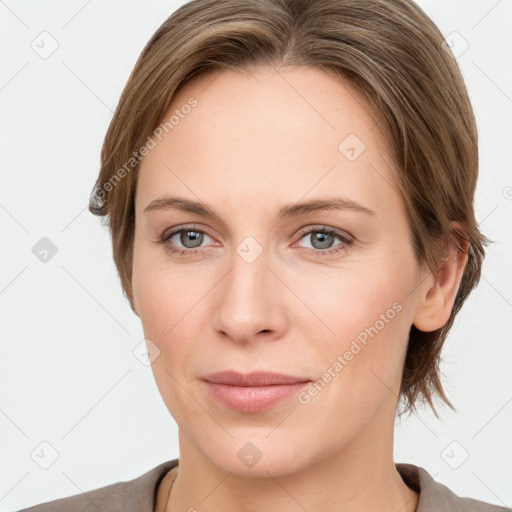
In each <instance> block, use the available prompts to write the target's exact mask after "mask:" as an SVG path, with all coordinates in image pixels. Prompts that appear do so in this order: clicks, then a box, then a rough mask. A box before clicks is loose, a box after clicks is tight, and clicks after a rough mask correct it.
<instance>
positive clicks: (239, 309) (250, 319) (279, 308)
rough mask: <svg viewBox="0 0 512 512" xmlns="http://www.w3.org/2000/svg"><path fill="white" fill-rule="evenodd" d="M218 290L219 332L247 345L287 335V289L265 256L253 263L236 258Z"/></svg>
mask: <svg viewBox="0 0 512 512" xmlns="http://www.w3.org/2000/svg"><path fill="white" fill-rule="evenodd" d="M216 288H217V290H216V291H217V293H216V300H217V301H218V304H216V309H215V314H214V318H213V328H214V329H215V330H216V332H220V333H221V334H222V335H224V336H225V337H226V338H229V339H231V340H233V341H235V342H238V343H245V344H247V343H250V342H251V340H255V339H262V338H264V339H266V340H270V339H277V338H279V337H281V336H282V335H283V333H284V332H285V330H286V325H287V322H288V317H287V314H288V311H289V309H288V308H287V307H286V305H285V302H286V295H285V292H286V287H285V286H284V285H283V283H282V281H280V280H279V279H278V278H277V277H276V275H275V270H274V271H273V270H272V269H271V268H270V267H269V261H268V258H267V255H266V253H265V252H263V253H262V254H260V256H259V257H258V258H256V260H254V261H252V262H249V261H246V260H244V258H243V257H240V256H239V254H234V255H233V258H232V266H231V269H230V270H229V271H228V273H227V274H226V275H225V276H224V278H223V279H222V280H221V282H220V283H219V284H218V285H217V287H216ZM288 293H289V292H288ZM256 335H258V336H256Z"/></svg>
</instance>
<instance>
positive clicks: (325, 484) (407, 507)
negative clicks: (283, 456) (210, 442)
mask: <svg viewBox="0 0 512 512" xmlns="http://www.w3.org/2000/svg"><path fill="white" fill-rule="evenodd" d="M377 416H378V414H377ZM373 420H374V421H370V422H369V423H368V424H367V425H366V428H365V429H364V430H363V431H361V432H360V433H359V434H358V435H357V436H356V438H352V439H351V440H350V442H349V443H346V444H345V445H342V446H341V447H340V448H339V449H338V450H336V451H333V452H330V453H328V454H327V455H326V456H324V457H318V458H316V459H315V460H309V459H307V455H305V453H304V452H306V448H307V447H305V449H304V450H303V453H302V454H297V457H295V460H292V461H291V463H290V464H287V463H285V464H281V465H280V466H279V467H277V466H276V465H274V466H269V467H268V469H263V468H264V466H262V465H260V463H261V462H263V461H264V458H262V459H261V460H260V461H259V462H258V463H257V464H256V465H255V466H254V468H256V467H257V466H260V468H259V473H258V475H257V476H255V475H256V474H255V473H247V472H245V473H243V472H236V471H233V470H231V469H229V468H228V470H226V469H222V468H221V467H219V466H218V465H215V464H213V463H212V461H211V459H210V458H207V457H205V455H204V453H203V452H202V451H200V450H199V449H198V447H197V446H196V445H195V444H193V443H192V442H191V439H190V438H189V436H185V435H183V432H182V431H181V430H180V431H179V440H180V458H179V467H178V468H177V471H173V472H172V473H173V474H172V478H171V477H170V478H169V480H168V482H167V484H168V485H167V489H169V490H170V487H171V484H172V483H173V487H172V492H170V493H169V495H168V496H167V494H166V495H165V500H164V502H165V503H166V505H165V506H164V508H162V509H161V512H164V511H165V512H175V511H178V510H190V511H193V510H200V511H201V512H221V511H222V512H238V511H240V510H244V511H247V512H263V511H267V510H279V511H282V512H296V511H297V510H299V508H302V509H304V510H338V511H340V512H348V511H350V512H366V511H368V510H379V511H381V512H387V511H389V512H396V511H397V510H400V512H414V511H415V510H416V508H417V505H418V499H419V495H418V493H417V492H415V491H414V490H412V489H410V488H409V487H408V486H407V485H406V484H405V483H404V481H403V480H402V478H401V476H400V474H399V473H398V471H397V469H396V467H395V463H394V461H393V426H394V425H393V424H392V423H391V424H388V425H387V428H383V423H382V421H380V420H379V419H378V418H377V417H375V418H374V419H373ZM388 423H389V422H388ZM326 435H328V433H326ZM312 444H314V443H312ZM242 445H243V443H242ZM235 451H236V449H235ZM274 451H275V450H274ZM291 458H292V459H293V456H292V457H291ZM168 476H169V475H168ZM174 477H176V478H175V479H174ZM173 480H174V482H173ZM162 492H165V491H162ZM156 510H157V512H160V510H159V509H158V508H157V509H156Z"/></svg>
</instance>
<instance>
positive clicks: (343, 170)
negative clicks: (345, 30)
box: [139, 67, 398, 204]
mask: <svg viewBox="0 0 512 512" xmlns="http://www.w3.org/2000/svg"><path fill="white" fill-rule="evenodd" d="M191 99H192V100H193V101H194V102H195V106H194V107H193V108H189V107H186V106H187V105H190V104H191ZM185 107H186V108H185ZM171 116H174V122H173V126H172V129H170V130H168V133H167V132H166V133H163V134H162V136H161V139H162V140H161V141H158V140H157V144H156V147H155V148H154V149H152V150H151V152H150V153H149V154H148V155H147V156H146V157H145V158H144V160H143V162H142V164H141V169H140V176H139V186H140V187H142V188H143V189H144V190H143V193H144V195H147V197H146V199H152V198H153V197H154V196H156V195H158V193H159V191H160V193H163V192H164V191H163V190H161V188H162V186H166V185H168V186H169V187H171V188H173V190H175V187H177V188H178V189H179V191H181V192H188V194H189V195H190V191H192V192H197V195H200V196H201V195H202V196H204V194H209V195H210V197H215V196H217V194H220V195H221V196H222V197H229V196H230V192H231V193H233V194H235V193H238V194H242V196H241V197H243V198H244V199H243V200H242V199H241V200H242V202H243V201H244V200H247V199H248V198H250V197H251V195H252V194H258V195H261V194H267V195H268V194H271V196H278V197H279V196H283V197H282V199H283V200H284V199H285V198H286V200H288V201H289V200H290V199H292V200H293V199H299V198H301V197H302V196H304V195H305V194H307V193H308V191H311V193H314V194H315V195H319V194H320V195H322V194H326V193H332V192H333V189H337V190H339V191H340V192H341V191H344V192H345V191H346V193H345V194H344V195H348V196H351V197H352V198H353V199H354V200H358V199H357V198H358V197H359V198H360V200H361V202H363V197H364V200H365V201H366V203H368V202H373V204H376V203H377V202H379V201H382V199H383V194H387V195H389V196H390V198H391V199H392V200H396V194H397V192H398V190H397V188H396V186H395V183H394V179H393V176H392V163H391V155H390V154H389V148H388V147H387V144H386V143H385V141H384V139H383V137H382V135H381V133H380V131H379V129H378V127H377V126H376V117H375V114H374V113H373V111H371V110H370V108H369V106H368V104H367V103H366V101H365V99H364V97H363V96H362V95H361V94H359V93H358V92H357V91H356V90H355V89H354V88H353V87H352V86H350V85H349V84H348V83H347V82H346V81H344V80H342V79H341V78H338V77H333V76H332V75H330V74H327V73H326V72H324V71H323V70H319V69H316V68H311V67H286V68H279V69H276V70H274V69H272V68H267V67H265V68H257V69H253V70H251V72H250V73H249V72H239V71H231V70H229V71H227V70H222V71H215V72H211V73H208V74H205V75H202V76H199V77H196V78H194V79H192V80H191V81H190V82H188V83H187V84H186V85H185V86H184V87H183V88H182V89H180V90H179V91H178V93H177V94H176V95H175V96H174V98H173V101H172V104H171V106H170V108H169V109H168V112H167V113H166V115H165V116H164V119H163V122H165V121H166V120H168V119H170V118H171ZM187 188H188V189H189V190H188V191H187ZM384 188H387V189H389V190H384V191H383V189H384ZM199 192H200V193H199ZM146 193H147V194H146ZM150 196H151V197H150ZM391 196H393V197H391ZM205 200H206V198H205Z"/></svg>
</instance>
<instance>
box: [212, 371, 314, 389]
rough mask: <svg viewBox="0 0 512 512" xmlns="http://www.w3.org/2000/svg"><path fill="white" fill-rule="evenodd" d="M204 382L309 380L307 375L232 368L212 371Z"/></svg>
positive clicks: (238, 383)
mask: <svg viewBox="0 0 512 512" xmlns="http://www.w3.org/2000/svg"><path fill="white" fill-rule="evenodd" d="M203 380H205V381H206V382H211V383H212V384H227V385H230V386H275V385H279V384H297V383H300V382H309V381H310V380H311V379H309V378H307V377H296V376H293V375H285V374H283V373H274V372H252V373H246V374H244V373H240V372H237V371H234V370H226V371H222V372H217V373H212V374H210V375H207V376H206V377H203Z"/></svg>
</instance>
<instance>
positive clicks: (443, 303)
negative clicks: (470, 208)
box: [413, 223, 469, 332]
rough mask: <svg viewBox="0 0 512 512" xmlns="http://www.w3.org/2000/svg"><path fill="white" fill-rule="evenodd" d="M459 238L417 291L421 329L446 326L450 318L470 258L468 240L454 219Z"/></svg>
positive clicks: (426, 329)
mask: <svg viewBox="0 0 512 512" xmlns="http://www.w3.org/2000/svg"><path fill="white" fill-rule="evenodd" d="M452 226H453V228H454V230H455V231H456V232H457V233H458V234H459V235H460V239H459V240H458V241H457V242H456V243H455V244H452V245H451V246H450V248H449V252H448V255H447V257H446V259H444V261H443V262H442V264H441V265H440V267H439V273H438V276H437V279H436V277H435V276H434V275H433V274H432V273H430V276H429V278H428V279H425V280H424V282H423V286H421V287H420V290H419V292H418V302H417V305H416V313H415V316H414V320H413V324H414V326H415V327H416V328H417V329H419V330H420V331H424V332H431V331H435V330H436V329H440V328H441V327H443V326H444V325H445V324H446V323H447V322H448V320H449V318H450V315H451V312H452V309H453V304H454V302H455V298H456V296H457V292H458V290H459V286H460V281H461V279H462V275H463V274H464V269H465V268H466V264H467V261H468V254H469V241H468V239H467V238H466V236H465V235H463V234H462V233H461V231H462V232H463V228H462V226H461V225H460V224H459V223H452Z"/></svg>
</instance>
